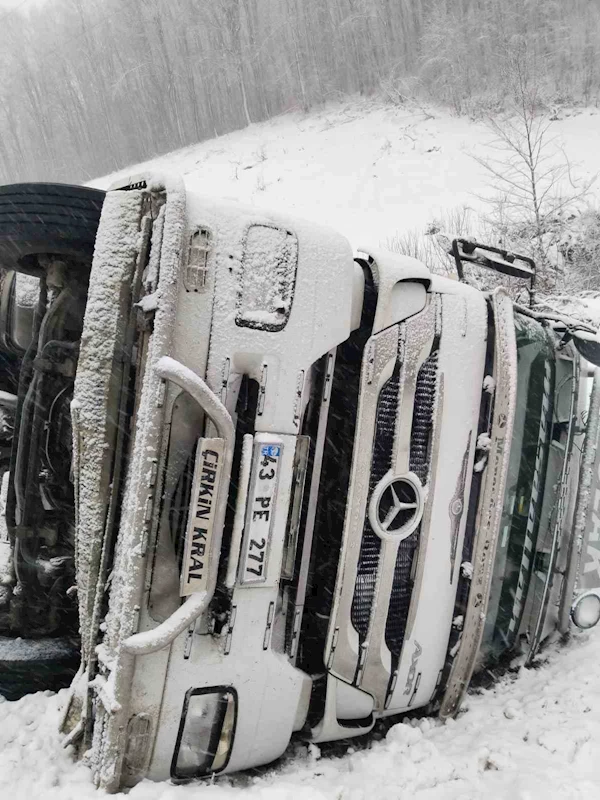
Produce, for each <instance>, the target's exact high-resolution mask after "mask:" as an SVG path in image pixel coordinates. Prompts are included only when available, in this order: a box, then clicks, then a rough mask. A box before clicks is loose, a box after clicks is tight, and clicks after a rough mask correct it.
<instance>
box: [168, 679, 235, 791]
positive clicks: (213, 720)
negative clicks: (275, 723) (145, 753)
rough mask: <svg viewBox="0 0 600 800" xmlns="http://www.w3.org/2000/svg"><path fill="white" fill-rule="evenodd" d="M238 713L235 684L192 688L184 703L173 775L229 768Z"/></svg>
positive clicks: (192, 775)
mask: <svg viewBox="0 0 600 800" xmlns="http://www.w3.org/2000/svg"><path fill="white" fill-rule="evenodd" d="M236 717H237V694H236V692H235V689H233V688H232V687H224V686H218V687H213V688H210V689H190V690H189V691H188V692H187V694H186V696H185V701H184V704H183V714H182V716H181V723H180V726H179V734H178V736H177V744H176V745H175V752H174V754H173V761H172V764H171V777H172V778H175V779H178V778H179V779H180V780H189V779H190V778H199V777H202V776H203V775H210V774H211V773H214V772H220V771H221V770H222V769H225V767H226V766H227V762H228V761H229V756H230V755H231V748H232V746H233V737H234V733H235V723H236Z"/></svg>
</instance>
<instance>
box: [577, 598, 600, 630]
mask: <svg viewBox="0 0 600 800" xmlns="http://www.w3.org/2000/svg"><path fill="white" fill-rule="evenodd" d="M571 619H572V620H573V622H574V623H575V625H577V627H578V628H581V629H582V630H587V629H588V628H593V627H594V625H597V623H598V622H599V621H600V594H599V593H598V591H597V590H596V589H591V590H590V591H588V592H583V593H582V594H580V595H579V596H578V597H576V598H575V600H573V605H572V606H571Z"/></svg>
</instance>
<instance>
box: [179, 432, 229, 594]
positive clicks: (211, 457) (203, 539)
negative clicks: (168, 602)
mask: <svg viewBox="0 0 600 800" xmlns="http://www.w3.org/2000/svg"><path fill="white" fill-rule="evenodd" d="M223 449H224V442H223V439H199V440H198V449H197V451H196V463H195V466H194V480H193V483H192V494H191V498H190V511H189V517H188V524H187V530H186V537H185V549H184V553H183V563H182V566H181V586H180V591H179V593H180V595H181V596H182V597H186V596H187V595H190V594H194V592H202V591H204V590H205V589H206V588H207V586H208V576H209V569H210V547H211V542H212V536H213V526H214V520H215V510H216V507H217V496H218V492H219V483H220V480H221V472H222V470H223Z"/></svg>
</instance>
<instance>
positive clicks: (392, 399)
mask: <svg viewBox="0 0 600 800" xmlns="http://www.w3.org/2000/svg"><path fill="white" fill-rule="evenodd" d="M399 388H400V365H399V364H398V363H397V364H396V367H395V369H394V373H393V375H392V377H391V378H390V379H389V380H388V381H387V383H386V384H384V386H383V388H382V389H381V392H380V393H379V400H378V403H377V418H376V427H375V441H374V444H373V457H372V459H371V475H370V478H369V497H368V500H367V503H368V502H369V500H370V499H371V495H372V494H373V489H374V488H375V487H376V486H377V484H378V483H379V482H380V481H381V479H382V478H383V476H384V475H385V474H386V472H388V471H389V470H390V469H391V466H392V450H393V446H394V430H395V426H396V415H397V412H398V391H399ZM380 548H381V539H380V538H379V537H378V536H377V535H376V534H375V533H374V532H373V529H372V527H371V523H370V522H369V518H368V516H366V517H365V525H364V528H363V535H362V542H361V546H360V556H359V561H358V571H357V575H356V584H355V587H354V597H353V599H352V611H351V620H352V624H353V625H354V627H355V628H356V630H357V631H358V634H359V636H360V638H361V640H363V639H364V638H365V637H366V635H367V630H368V628H369V619H370V617H371V606H372V605H373V597H374V594H375V582H376V579H377V568H378V565H379V550H380Z"/></svg>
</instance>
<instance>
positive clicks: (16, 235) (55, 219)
mask: <svg viewBox="0 0 600 800" xmlns="http://www.w3.org/2000/svg"><path fill="white" fill-rule="evenodd" d="M104 196H105V192H103V191H101V190H100V189H90V188H88V187H85V186H69V185H67V184H61V183H15V184H12V185H9V186H0V267H3V268H4V269H13V270H16V271H17V272H26V273H28V274H29V275H36V276H38V277H39V276H41V274H42V269H41V267H40V266H39V265H38V260H37V255H40V254H47V255H61V256H69V257H71V258H75V259H77V260H81V261H83V262H86V263H89V264H91V260H92V255H93V252H94V242H95V240H96V231H97V229H98V223H99V221H100V212H101V211H102V204H103V202H104Z"/></svg>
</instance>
